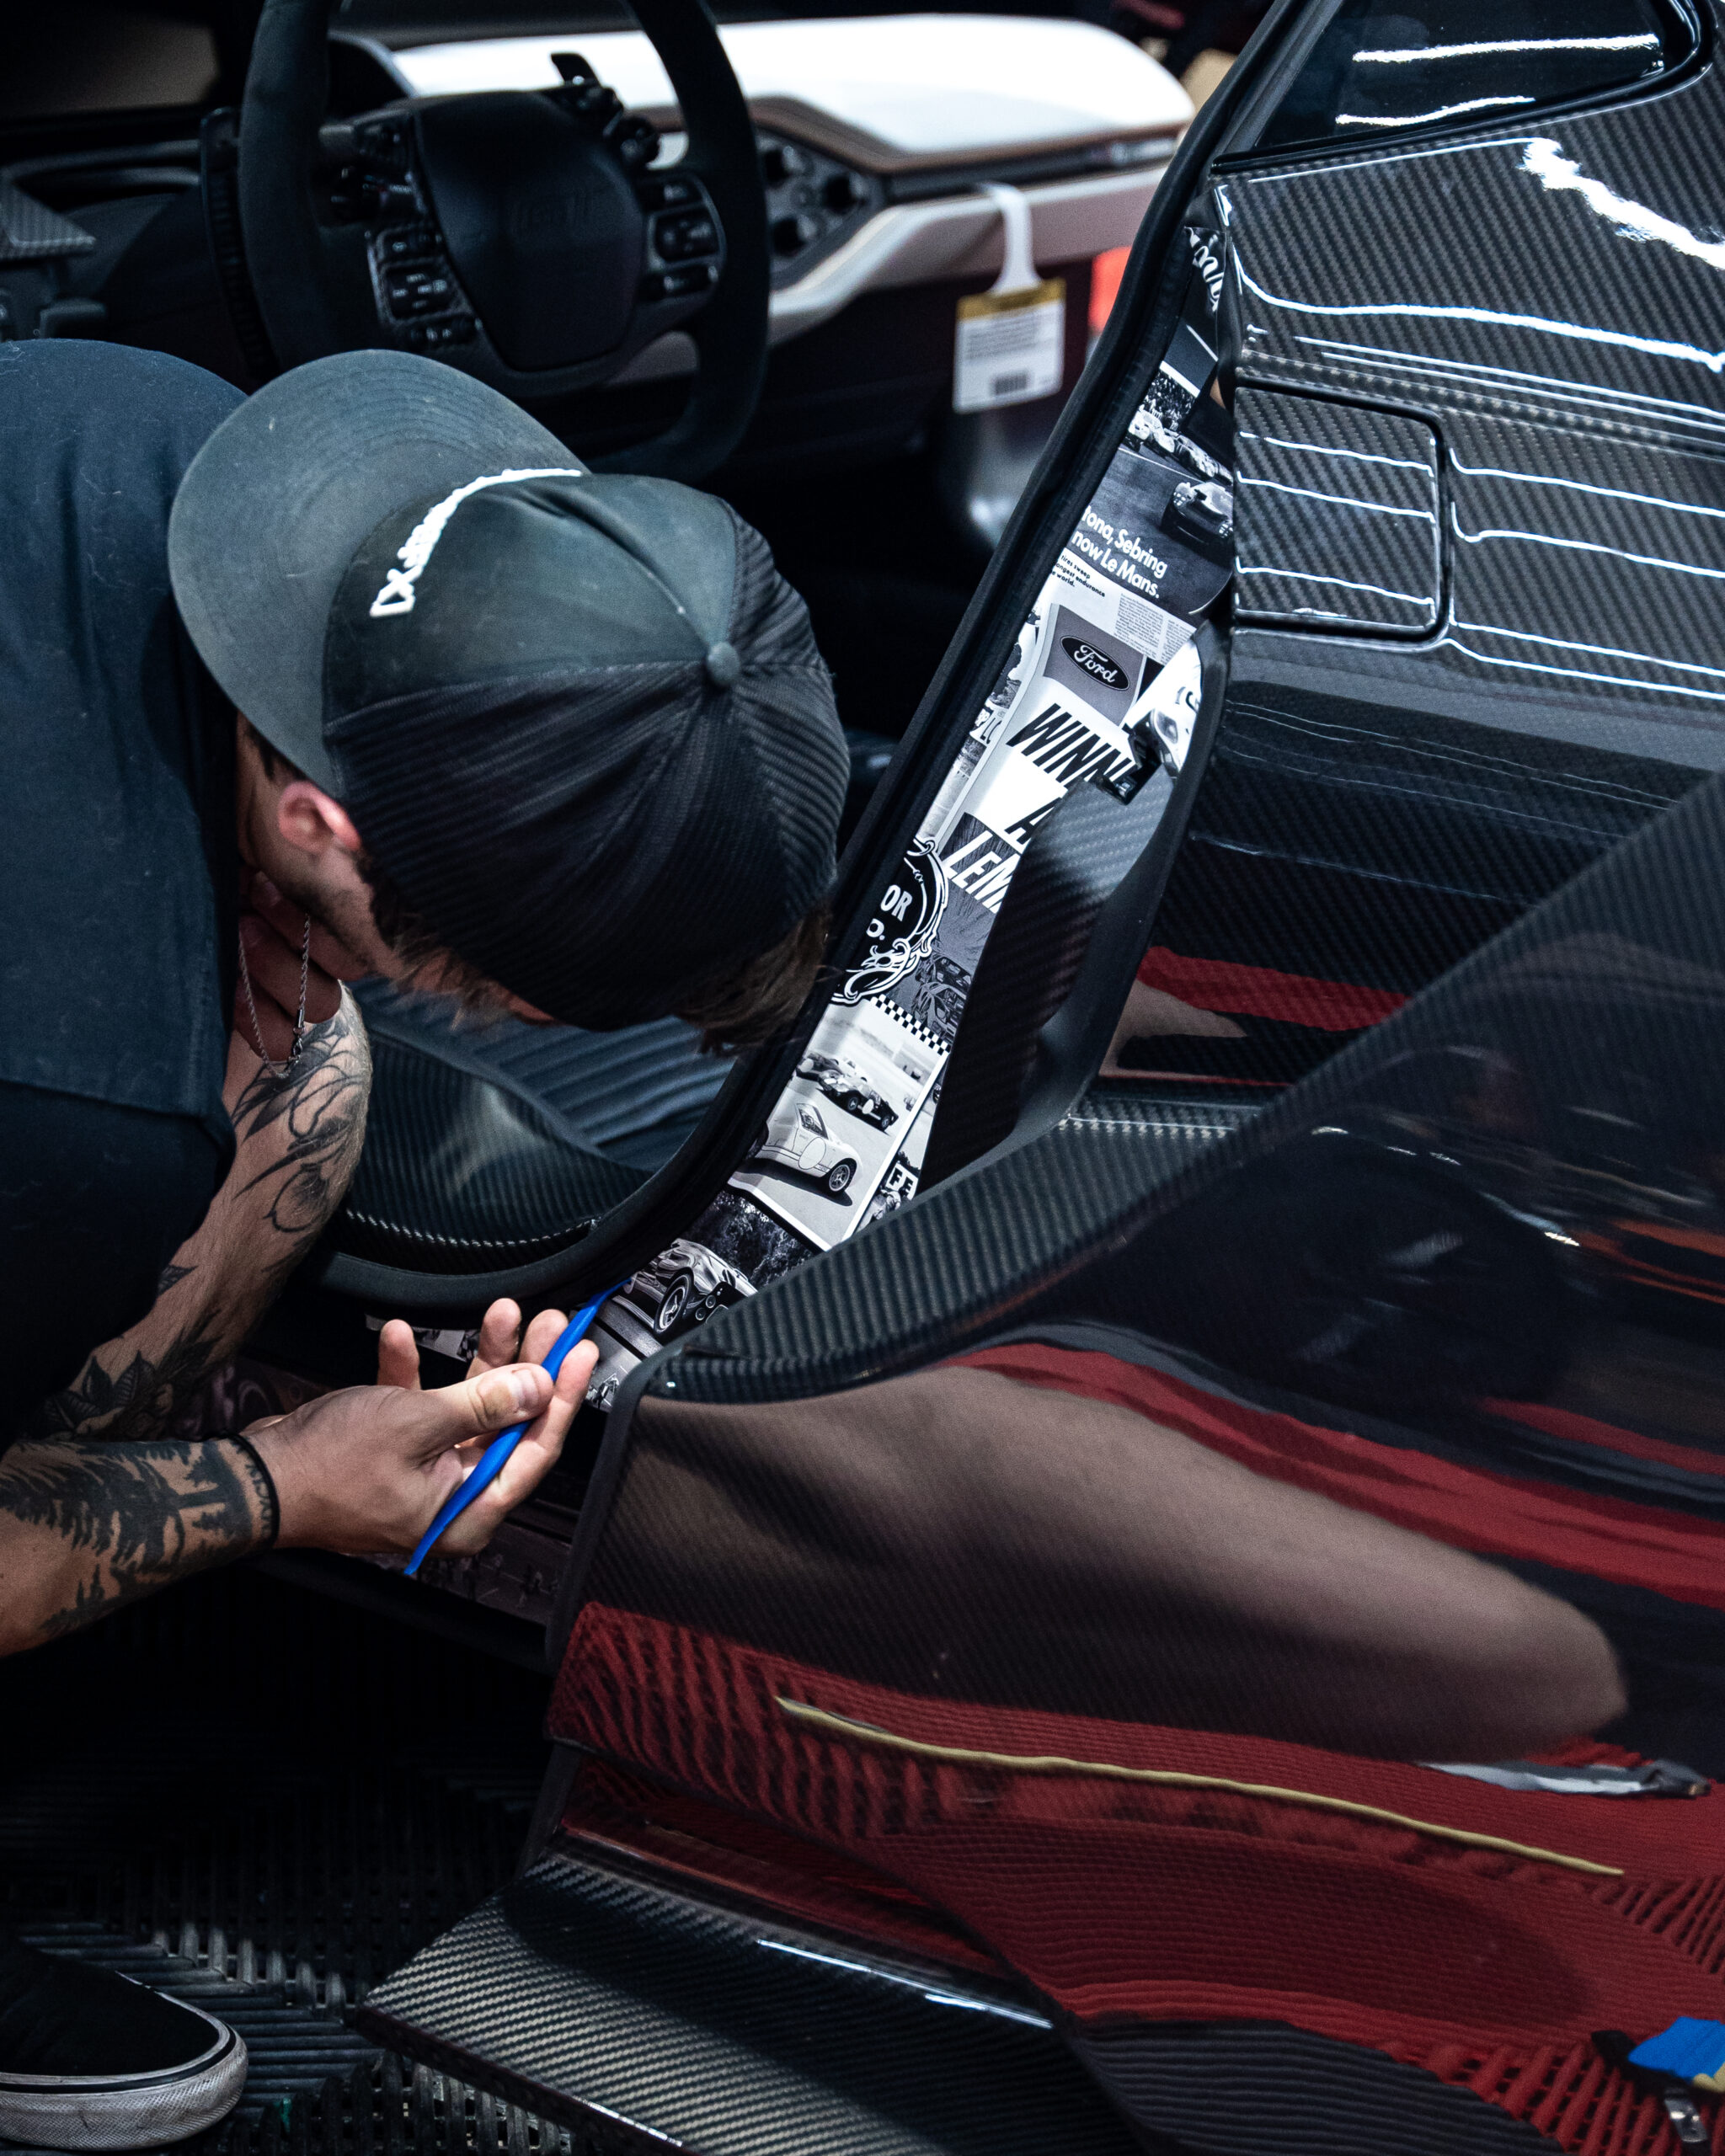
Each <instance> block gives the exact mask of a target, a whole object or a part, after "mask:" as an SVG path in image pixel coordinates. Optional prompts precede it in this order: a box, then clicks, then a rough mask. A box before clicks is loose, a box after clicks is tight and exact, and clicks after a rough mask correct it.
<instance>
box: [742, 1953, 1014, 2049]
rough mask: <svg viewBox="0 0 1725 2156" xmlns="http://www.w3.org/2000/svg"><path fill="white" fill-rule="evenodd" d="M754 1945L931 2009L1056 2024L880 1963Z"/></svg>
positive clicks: (998, 2002) (839, 1955) (838, 1955)
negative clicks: (903, 1993) (915, 1997)
mask: <svg viewBox="0 0 1725 2156" xmlns="http://www.w3.org/2000/svg"><path fill="white" fill-rule="evenodd" d="M755 1944H756V1945H757V1946H764V1947H765V1948H766V1951H767V1952H768V1953H769V1954H789V1955H793V1956H795V1958H796V1959H797V1960H798V1961H820V1962H824V1963H825V1965H826V1967H828V1968H830V1969H847V1970H849V1971H850V1972H852V1974H853V1975H856V1976H859V1977H873V1979H874V1980H875V1982H876V1983H889V1984H903V1985H904V1986H905V1988H907V1989H908V1990H911V1991H914V1992H917V1993H921V1996H922V1998H923V1999H926V2000H927V2002H928V2004H930V2005H931V2006H961V2007H963V2008H964V2011H965V2012H966V2013H967V2014H998V2015H1000V2016H1001V2019H1002V2020H1007V2021H1021V2022H1023V2025H1024V2026H1025V2027H1026V2028H1027V2029H1052V2028H1053V2026H1054V2023H1053V2022H1052V2021H1050V2020H1049V2018H1048V2016H1047V2015H1044V2014H1032V2013H1030V2012H1028V2010H1027V2009H1025V2008H1023V2007H1022V2006H1007V2005H1005V2004H1002V2003H1001V2001H1000V2000H998V1999H977V1998H975V1997H974V1996H973V1995H971V1994H969V1993H964V1992H956V1991H931V1990H930V1989H929V1988H928V1986H927V1984H926V1983H923V1981H922V1980H921V1977H901V1976H900V1975H899V1973H898V1972H897V1971H896V1970H894V1969H889V1968H888V1967H885V1966H884V1964H883V1963H881V1962H879V1961H846V1959H845V1957H844V1956H842V1955H841V1954H817V1953H816V1952H815V1951H814V1948H813V1947H812V1946H793V1945H791V1943H790V1941H789V1940H788V1939H759V1938H757V1939H756V1941H755Z"/></svg>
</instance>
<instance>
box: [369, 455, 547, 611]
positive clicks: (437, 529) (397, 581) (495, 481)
mask: <svg viewBox="0 0 1725 2156" xmlns="http://www.w3.org/2000/svg"><path fill="white" fill-rule="evenodd" d="M585 476H586V475H585V473H584V472H577V471H574V470H572V469H571V467H569V465H567V464H542V465H537V466H536V467H534V468H533V469H532V470H531V471H530V472H492V473H491V475H490V476H489V478H484V479H469V480H468V482H467V484H466V486H464V487H457V488H456V490H455V492H454V493H453V494H446V495H445V496H444V498H443V499H442V500H441V502H439V503H438V504H436V506H435V508H434V509H428V510H426V512H425V515H423V516H422V517H421V518H420V519H419V522H418V523H417V524H416V525H415V526H414V528H413V530H412V531H410V532H409V534H408V536H407V544H406V545H405V546H404V547H400V548H399V549H398V552H397V553H396V559H397V560H398V562H399V563H401V567H400V568H398V569H391V570H390V572H389V574H387V576H386V577H385V578H384V579H383V584H382V590H380V591H379V592H378V594H377V597H376V598H375V599H374V600H372V601H371V619H372V620H373V621H374V622H381V621H383V620H386V619H387V617H388V616H390V615H391V614H411V613H412V612H413V611H414V585H415V584H417V583H418V582H419V579H420V578H421V577H422V576H423V575H424V574H425V564H426V563H427V562H429V561H430V558H431V556H432V553H433V552H434V551H435V548H436V545H437V542H438V541H439V540H440V539H441V537H442V536H443V527H444V526H445V525H446V524H447V523H448V522H449V520H450V519H451V517H452V516H453V515H455V513H456V511H457V510H458V509H459V508H460V507H461V505H462V503H463V502H464V501H466V499H467V497H468V495H469V494H478V493H479V491H480V490H481V488H485V487H506V486H508V485H509V484H510V482H511V481H512V480H515V479H580V478H585Z"/></svg>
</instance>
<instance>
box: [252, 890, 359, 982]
mask: <svg viewBox="0 0 1725 2156" xmlns="http://www.w3.org/2000/svg"><path fill="white" fill-rule="evenodd" d="M247 902H248V905H250V906H251V909H252V910H253V911H254V913H259V914H261V915H263V917H264V920H265V921H268V922H269V924H270V926H271V927H272V928H273V929H274V930H275V932H276V934H277V935H278V936H280V937H281V939H282V940H283V942H286V944H287V945H288V946H289V947H291V950H292V951H293V953H294V955H295V956H296V958H297V956H298V955H299V949H300V940H301V938H302V937H303V936H304V934H305V932H306V914H305V911H304V909H303V908H302V907H300V906H296V905H295V904H294V902H293V900H292V899H285V898H284V897H283V896H282V894H281V893H280V891H279V890H277V889H276V888H275V884H274V883H271V882H270V878H268V877H267V876H264V875H255V876H254V877H253V878H252V883H251V889H250V890H249V891H248V894H247ZM312 964H313V965H314V966H316V967H317V968H318V971H319V972H320V973H324V974H328V976H329V978H330V979H332V980H363V979H365V976H366V970H367V969H366V963H365V961H364V960H363V959H362V958H356V957H355V955H354V953H352V952H351V951H350V950H349V948H348V947H347V946H346V944H345V943H344V942H342V941H341V939H340V938H339V937H338V936H336V935H335V934H334V933H333V932H332V931H330V930H329V929H328V928H326V927H325V926H323V922H322V921H313V922H312ZM296 994H297V991H296Z"/></svg>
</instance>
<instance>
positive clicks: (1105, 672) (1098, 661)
mask: <svg viewBox="0 0 1725 2156" xmlns="http://www.w3.org/2000/svg"><path fill="white" fill-rule="evenodd" d="M1060 648H1061V650H1062V651H1064V652H1065V654H1066V656H1067V658H1068V659H1071V662H1072V664H1074V665H1075V666H1081V667H1082V668H1083V669H1084V670H1085V672H1086V673H1087V674H1089V675H1094V677H1095V678H1096V680H1098V681H1101V682H1103V683H1104V684H1105V685H1106V686H1108V688H1110V689H1124V687H1125V686H1126V676H1125V675H1124V674H1123V673H1122V672H1121V670H1120V669H1119V667H1118V666H1116V665H1115V664H1114V660H1113V659H1110V658H1109V657H1108V654H1107V653H1106V652H1105V651H1098V650H1097V648H1096V646H1095V645H1094V644H1093V643H1085V642H1084V641H1083V640H1082V639H1081V638H1078V637H1062V638H1060Z"/></svg>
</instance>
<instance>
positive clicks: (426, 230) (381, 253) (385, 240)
mask: <svg viewBox="0 0 1725 2156" xmlns="http://www.w3.org/2000/svg"><path fill="white" fill-rule="evenodd" d="M436 251H437V235H436V233H435V232H433V231H432V229H431V227H430V226H429V225H396V226H393V227H391V228H390V230H389V231H387V232H384V233H382V234H381V235H380V236H379V238H378V241H377V259H378V260H379V261H380V262H382V263H385V264H395V263H398V262H411V261H414V259H416V258H417V257H419V256H420V255H423V254H434V253H435V252H436Z"/></svg>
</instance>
